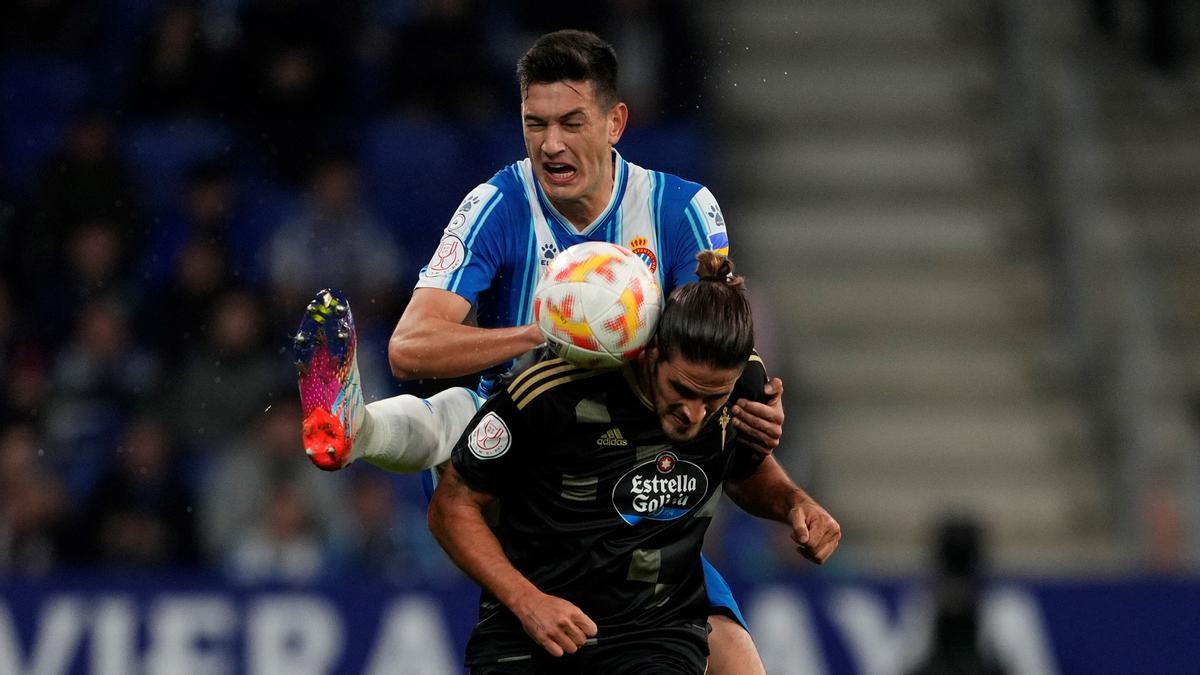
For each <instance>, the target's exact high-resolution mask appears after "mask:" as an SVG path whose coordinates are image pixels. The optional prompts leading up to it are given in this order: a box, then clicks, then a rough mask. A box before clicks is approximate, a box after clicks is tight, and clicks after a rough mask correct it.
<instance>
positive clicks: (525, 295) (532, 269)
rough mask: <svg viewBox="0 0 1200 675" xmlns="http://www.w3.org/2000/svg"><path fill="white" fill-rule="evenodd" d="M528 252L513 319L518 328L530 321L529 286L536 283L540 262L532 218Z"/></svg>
mask: <svg viewBox="0 0 1200 675" xmlns="http://www.w3.org/2000/svg"><path fill="white" fill-rule="evenodd" d="M529 232H530V235H529V250H528V251H526V252H525V273H524V274H523V275H522V276H523V277H524V280H523V281H522V282H521V296H520V299H519V300H520V304H519V305H518V306H517V313H516V314H515V315H513V318H515V319H516V320H517V324H516V325H518V326H522V325H525V324H527V323H529V322H530V321H531V320H532V317H530V316H529V315H530V314H531V313H532V312H531V307H530V304H531V300H532V298H533V290H532V288H531V284H533V283H536V282H537V270H538V267H539V265H540V263H541V260H540V259H539V258H538V255H537V237H535V236H533V217H532V216H530V218H529Z"/></svg>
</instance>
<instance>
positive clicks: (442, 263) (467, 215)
mask: <svg viewBox="0 0 1200 675" xmlns="http://www.w3.org/2000/svg"><path fill="white" fill-rule="evenodd" d="M503 200H504V192H503V191H501V190H500V189H499V188H498V187H496V186H495V185H492V184H490V183H483V184H482V185H480V186H478V187H476V188H475V189H474V190H472V191H471V192H470V193H469V194H468V195H467V196H466V198H464V199H463V201H462V204H460V205H459V207H458V209H457V210H455V212H454V215H453V216H451V218H450V222H449V223H448V224H447V225H446V229H445V230H444V231H443V232H442V239H441V241H439V242H438V247H437V250H436V251H434V253H433V257H432V258H430V259H429V263H428V264H427V265H425V266H424V267H422V268H421V272H420V274H419V275H418V277H417V286H416V287H417V288H440V289H443V290H447V291H451V292H453V293H457V294H458V295H460V296H462V297H463V298H464V299H466V300H467V302H470V303H471V305H472V306H474V305H475V304H476V301H477V300H478V298H479V294H480V293H482V292H483V291H485V290H487V289H488V287H490V286H491V285H492V279H494V278H495V277H496V276H497V273H498V271H499V269H500V265H501V260H502V259H503V255H502V254H503V251H504V236H505V234H506V233H508V232H510V231H511V228H509V227H508V226H507V225H508V224H507V223H506V222H505V221H506V220H507V219H508V215H509V210H508V209H507V208H506V205H504V204H502V202H503Z"/></svg>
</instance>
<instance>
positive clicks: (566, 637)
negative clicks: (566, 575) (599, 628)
mask: <svg viewBox="0 0 1200 675" xmlns="http://www.w3.org/2000/svg"><path fill="white" fill-rule="evenodd" d="M493 500H494V497H493V496H492V495H490V494H487V493H485V492H480V491H478V490H474V489H472V488H471V486H470V485H468V484H467V482H466V481H465V480H463V478H462V476H461V475H460V474H459V473H458V471H457V470H456V469H455V468H454V466H453V465H449V466H447V468H446V472H445V473H444V474H443V475H442V479H441V482H439V483H438V487H437V490H435V491H434V493H433V499H432V501H431V502H430V503H429V530H430V531H431V532H432V533H433V536H434V538H435V539H437V541H438V543H439V544H441V546H442V548H443V549H445V550H446V552H447V553H448V554H449V555H450V558H451V559H452V560H453V561H454V563H455V564H456V565H458V567H459V568H460V569H461V570H463V571H464V572H466V573H467V575H468V576H470V577H471V578H472V579H473V580H475V582H476V583H478V584H479V585H480V586H482V587H484V588H486V589H487V590H488V591H490V592H491V593H492V595H495V596H496V599H498V600H499V601H500V602H501V603H503V604H504V606H505V607H508V608H509V610H511V611H512V613H513V614H514V615H516V617H517V618H518V619H519V620H520V621H521V626H522V627H523V628H524V629H525V633H526V634H528V635H529V637H531V638H533V640H534V642H537V643H538V644H539V645H541V646H542V647H543V648H544V649H545V650H546V651H547V652H549V653H550V654H551V655H552V656H562V655H563V654H564V653H565V654H574V653H575V651H576V650H578V649H579V648H580V647H582V646H583V645H584V643H585V642H586V641H587V639H588V638H590V637H594V636H595V635H596V624H595V623H594V622H593V621H592V620H591V619H590V618H588V616H587V615H586V614H584V613H583V610H581V609H579V608H578V607H576V606H575V605H573V604H572V603H570V602H567V601H566V600H563V599H562V598H558V597H555V596H553V595H548V594H546V593H543V592H541V591H540V590H538V588H537V587H536V586H534V585H533V583H532V582H530V581H529V579H527V578H525V576H524V575H523V574H521V573H520V572H519V571H518V570H517V569H516V568H515V567H513V566H512V563H511V562H509V560H508V557H507V556H505V555H504V550H503V549H502V548H501V547H500V542H499V541H498V540H497V539H496V536H495V535H494V534H492V531H491V529H490V528H489V527H488V526H487V522H486V521H485V520H484V516H483V509H484V508H486V507H487V505H488V504H490V503H492V501H493Z"/></svg>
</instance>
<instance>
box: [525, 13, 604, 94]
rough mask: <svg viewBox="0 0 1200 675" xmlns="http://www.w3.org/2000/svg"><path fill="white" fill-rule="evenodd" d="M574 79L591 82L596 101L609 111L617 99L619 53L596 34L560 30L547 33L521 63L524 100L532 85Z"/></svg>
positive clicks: (526, 53) (535, 43)
mask: <svg viewBox="0 0 1200 675" xmlns="http://www.w3.org/2000/svg"><path fill="white" fill-rule="evenodd" d="M564 80H572V81H578V82H591V83H592V86H593V87H594V89H595V92H596V101H597V102H598V103H599V104H600V106H601V108H603V109H605V110H607V109H608V108H609V107H611V106H612V105H613V104H615V103H616V102H617V100H618V97H617V53H616V52H615V51H613V48H612V45H610V44H608V43H607V42H605V41H604V40H601V39H600V38H599V37H598V36H597V35H596V34H595V33H589V32H587V31H582V30H560V31H555V32H553V33H546V34H545V35H543V36H542V37H540V38H538V39H537V42H534V43H533V46H532V47H530V48H529V51H527V52H525V55H524V56H522V57H521V60H520V61H517V82H519V83H520V85H521V98H525V94H526V92H528V91H529V85H531V84H550V83H552V82H562V81H564Z"/></svg>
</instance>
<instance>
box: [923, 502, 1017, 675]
mask: <svg viewBox="0 0 1200 675" xmlns="http://www.w3.org/2000/svg"><path fill="white" fill-rule="evenodd" d="M984 553H985V551H984V546H983V533H982V531H981V530H980V528H979V525H978V524H977V523H976V522H975V521H974V520H970V519H950V520H947V521H946V522H945V523H943V524H942V526H941V527H940V528H939V529H938V532H937V537H936V542H935V555H936V558H937V560H936V565H937V576H936V578H935V580H934V588H933V595H934V605H935V607H934V611H935V614H934V626H933V641H932V642H933V648H932V652H931V653H930V654H929V656H928V657H927V659H926V660H925V661H924V662H923V663H922V664H921V665H920V666H918V667H917V668H916V669H915V670H913V671H912V672H911V675H1003V673H1004V672H1005V670H1004V668H1002V667H1001V666H1000V663H999V662H998V661H997V660H996V659H995V658H994V657H993V656H992V655H991V654H990V653H988V651H987V650H986V649H985V648H984V647H983V645H982V644H981V642H980V630H979V626H980V621H979V616H980V599H981V596H982V592H983V586H984V582H985V581H986V578H987V576H986V569H985V567H986V562H985V560H984Z"/></svg>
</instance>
